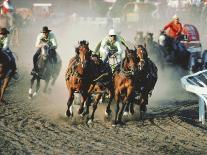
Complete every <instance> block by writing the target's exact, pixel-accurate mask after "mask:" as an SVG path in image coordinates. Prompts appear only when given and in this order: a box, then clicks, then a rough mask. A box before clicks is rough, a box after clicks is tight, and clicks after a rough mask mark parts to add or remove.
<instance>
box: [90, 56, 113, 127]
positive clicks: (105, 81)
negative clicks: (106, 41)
mask: <svg viewBox="0 0 207 155" xmlns="http://www.w3.org/2000/svg"><path fill="white" fill-rule="evenodd" d="M92 60H93V61H94V64H95V70H96V75H95V79H93V83H92V84H91V86H90V89H89V93H90V94H93V96H94V103H93V111H92V114H91V116H90V118H89V121H88V123H92V121H93V119H94V114H95V111H96V109H97V105H98V103H99V101H100V99H101V97H104V95H105V94H106V93H108V94H109V101H108V105H107V107H106V111H105V115H106V117H109V116H110V115H111V109H110V106H111V102H112V100H113V98H114V87H113V81H112V70H111V67H110V66H109V64H108V65H107V64H105V63H104V62H103V61H102V60H101V59H100V58H99V57H98V56H92ZM87 109H89V106H88V107H87Z"/></svg>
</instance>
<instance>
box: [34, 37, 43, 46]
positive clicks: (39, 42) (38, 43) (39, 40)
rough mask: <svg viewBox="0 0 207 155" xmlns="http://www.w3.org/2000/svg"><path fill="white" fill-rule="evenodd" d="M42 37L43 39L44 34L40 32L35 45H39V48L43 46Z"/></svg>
mask: <svg viewBox="0 0 207 155" xmlns="http://www.w3.org/2000/svg"><path fill="white" fill-rule="evenodd" d="M41 39H42V34H39V35H38V36H37V40H36V43H35V47H37V48H41V47H42V44H41Z"/></svg>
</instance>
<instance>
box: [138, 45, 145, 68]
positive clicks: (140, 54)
mask: <svg viewBox="0 0 207 155" xmlns="http://www.w3.org/2000/svg"><path fill="white" fill-rule="evenodd" d="M135 51H136V54H137V57H138V59H139V62H138V70H140V71H141V70H143V69H144V65H145V57H146V56H145V54H146V53H147V51H146V49H145V48H144V47H143V46H142V45H139V46H138V47H137V48H136V49H135Z"/></svg>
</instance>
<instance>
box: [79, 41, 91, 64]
mask: <svg viewBox="0 0 207 155" xmlns="http://www.w3.org/2000/svg"><path fill="white" fill-rule="evenodd" d="M88 45H89V43H88V42H87V41H85V40H83V41H80V43H79V46H78V48H77V52H78V55H79V59H80V63H81V64H82V67H83V68H85V67H86V66H87V63H88V61H89V60H90V55H91V53H90V50H89V46H88Z"/></svg>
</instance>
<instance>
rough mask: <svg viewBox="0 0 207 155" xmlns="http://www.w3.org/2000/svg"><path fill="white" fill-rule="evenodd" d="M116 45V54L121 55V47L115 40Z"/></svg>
mask: <svg viewBox="0 0 207 155" xmlns="http://www.w3.org/2000/svg"><path fill="white" fill-rule="evenodd" d="M116 47H117V49H118V51H117V54H119V55H121V54H122V52H123V51H122V49H121V43H120V42H116Z"/></svg>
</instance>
